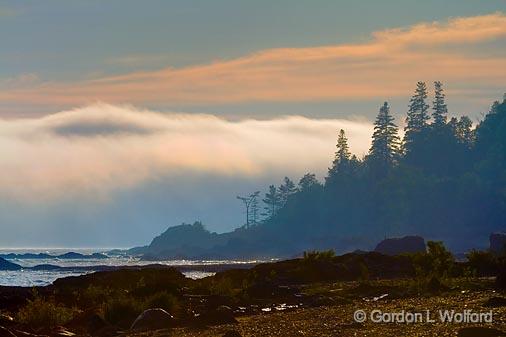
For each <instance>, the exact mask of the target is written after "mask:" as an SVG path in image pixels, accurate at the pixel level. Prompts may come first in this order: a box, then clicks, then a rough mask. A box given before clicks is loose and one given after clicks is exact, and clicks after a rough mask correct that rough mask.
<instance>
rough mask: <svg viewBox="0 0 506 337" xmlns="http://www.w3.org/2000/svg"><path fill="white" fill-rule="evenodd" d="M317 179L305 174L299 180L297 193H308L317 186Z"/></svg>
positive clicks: (312, 175)
mask: <svg viewBox="0 0 506 337" xmlns="http://www.w3.org/2000/svg"><path fill="white" fill-rule="evenodd" d="M319 184H320V183H319V182H318V179H316V175H315V174H313V173H306V174H304V176H303V177H302V178H300V180H299V191H302V192H304V191H308V190H310V189H311V188H312V187H313V186H316V185H319Z"/></svg>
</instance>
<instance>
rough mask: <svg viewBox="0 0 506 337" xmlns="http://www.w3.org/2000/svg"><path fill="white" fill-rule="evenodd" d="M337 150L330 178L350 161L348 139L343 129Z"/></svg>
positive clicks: (339, 136) (338, 139)
mask: <svg viewBox="0 0 506 337" xmlns="http://www.w3.org/2000/svg"><path fill="white" fill-rule="evenodd" d="M336 148H337V151H336V154H335V157H334V161H333V162H332V167H331V168H330V169H329V176H332V175H335V174H336V173H337V172H339V171H340V170H341V169H342V168H343V166H345V165H346V164H348V162H349V161H350V156H351V154H350V149H349V147H348V138H346V134H345V132H344V130H343V129H341V130H339V135H338V136H337V144H336Z"/></svg>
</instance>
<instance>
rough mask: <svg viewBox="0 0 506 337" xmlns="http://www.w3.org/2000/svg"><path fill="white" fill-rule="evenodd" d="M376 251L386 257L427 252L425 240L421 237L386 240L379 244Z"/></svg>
mask: <svg viewBox="0 0 506 337" xmlns="http://www.w3.org/2000/svg"><path fill="white" fill-rule="evenodd" d="M374 251H375V252H378V253H381V254H385V255H399V254H405V253H424V252H425V251H426V248H425V240H424V239H423V238H422V237H421V236H404V237H402V238H390V239H385V240H383V241H381V242H380V243H378V245H377V246H376V248H375V249H374Z"/></svg>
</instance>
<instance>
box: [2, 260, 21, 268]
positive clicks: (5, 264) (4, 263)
mask: <svg viewBox="0 0 506 337" xmlns="http://www.w3.org/2000/svg"><path fill="white" fill-rule="evenodd" d="M20 269H21V266H20V265H19V264H15V263H12V262H9V261H7V260H6V259H4V258H2V257H0V270H20Z"/></svg>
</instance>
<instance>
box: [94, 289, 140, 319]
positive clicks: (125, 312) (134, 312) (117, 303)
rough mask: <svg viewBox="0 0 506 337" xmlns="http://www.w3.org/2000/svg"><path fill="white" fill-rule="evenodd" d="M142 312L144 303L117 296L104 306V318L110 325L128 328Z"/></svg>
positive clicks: (131, 298)
mask: <svg viewBox="0 0 506 337" xmlns="http://www.w3.org/2000/svg"><path fill="white" fill-rule="evenodd" d="M143 310H144V303H142V302H140V301H138V300H136V299H135V298H133V297H129V296H125V295H123V296H119V297H116V298H113V299H111V300H109V301H107V302H106V303H105V304H104V308H103V311H104V318H105V320H106V321H108V322H109V323H112V324H118V325H120V326H129V324H131V323H132V322H133V321H134V320H135V319H136V318H137V316H139V314H140V313H141V312H142V311H143Z"/></svg>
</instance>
